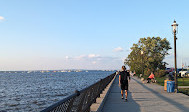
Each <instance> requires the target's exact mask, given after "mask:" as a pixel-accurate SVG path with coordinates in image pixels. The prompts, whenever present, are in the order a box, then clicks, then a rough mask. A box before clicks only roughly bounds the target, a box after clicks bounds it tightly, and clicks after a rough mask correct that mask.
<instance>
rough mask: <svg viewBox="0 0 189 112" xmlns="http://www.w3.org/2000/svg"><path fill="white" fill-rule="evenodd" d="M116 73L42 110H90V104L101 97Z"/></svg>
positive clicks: (59, 111)
mask: <svg viewBox="0 0 189 112" xmlns="http://www.w3.org/2000/svg"><path fill="white" fill-rule="evenodd" d="M114 76H115V73H114V74H111V75H110V76H107V77H106V78H104V79H101V80H100V81H98V82H96V83H95V84H93V85H91V86H89V87H87V88H84V89H82V90H81V91H77V90H76V91H75V93H74V94H72V95H70V96H68V97H67V98H65V99H63V100H61V101H59V102H57V103H56V104H54V105H52V106H50V107H48V108H46V109H44V110H42V111H41V112H90V106H91V105H92V104H93V103H95V102H96V98H97V97H100V94H101V93H102V91H103V90H104V89H105V88H106V86H107V85H108V84H109V83H110V82H111V80H112V79H113V78H114Z"/></svg>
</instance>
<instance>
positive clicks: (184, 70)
mask: <svg viewBox="0 0 189 112" xmlns="http://www.w3.org/2000/svg"><path fill="white" fill-rule="evenodd" d="M179 74H180V76H181V77H186V76H188V75H189V71H187V69H183V70H181V71H180V72H179Z"/></svg>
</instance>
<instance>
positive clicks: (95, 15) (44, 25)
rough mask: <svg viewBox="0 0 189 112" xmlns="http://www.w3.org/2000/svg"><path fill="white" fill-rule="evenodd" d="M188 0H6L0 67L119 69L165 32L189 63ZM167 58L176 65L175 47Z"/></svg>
mask: <svg viewBox="0 0 189 112" xmlns="http://www.w3.org/2000/svg"><path fill="white" fill-rule="evenodd" d="M188 4H189V1H187V0H182V2H181V1H178V0H158V1H152V0H133V1H130V0H27V1H26V0H14V1H13V0H0V40H1V41H0V51H1V55H0V70H41V69H44V70H45V69H119V68H120V67H121V66H122V65H123V59H124V58H126V57H127V55H128V54H129V52H130V51H129V48H130V47H131V46H132V44H133V43H137V42H138V40H139V38H143V37H149V36H150V37H152V36H155V37H157V36H160V37H161V38H167V39H168V40H169V41H170V43H171V46H172V47H173V35H172V28H171V24H172V23H173V21H174V19H175V20H176V21H177V23H178V24H179V28H178V29H179V32H178V34H177V36H178V40H177V52H178V54H177V56H178V67H180V66H181V60H183V63H184V64H187V65H188V64H189V51H188V48H189V47H188V42H189V38H188V35H189V31H188V29H189V28H188V27H189V21H188V19H189V15H188V11H189V7H188ZM169 52H170V55H169V56H167V57H166V59H165V61H167V62H168V63H169V66H173V65H174V57H173V49H172V50H170V51H169Z"/></svg>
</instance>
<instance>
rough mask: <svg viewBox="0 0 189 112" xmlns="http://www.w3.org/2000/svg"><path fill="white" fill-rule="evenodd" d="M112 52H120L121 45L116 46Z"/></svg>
mask: <svg viewBox="0 0 189 112" xmlns="http://www.w3.org/2000/svg"><path fill="white" fill-rule="evenodd" d="M113 51H114V52H122V51H123V48H122V47H117V48H115V49H114V50H113Z"/></svg>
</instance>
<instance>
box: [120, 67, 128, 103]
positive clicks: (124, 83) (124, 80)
mask: <svg viewBox="0 0 189 112" xmlns="http://www.w3.org/2000/svg"><path fill="white" fill-rule="evenodd" d="M128 81H130V74H129V72H127V71H126V67H125V66H122V71H121V72H119V85H120V86H121V96H122V97H121V98H122V99H124V98H123V91H124V90H125V101H127V95H128V86H129V84H128Z"/></svg>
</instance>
